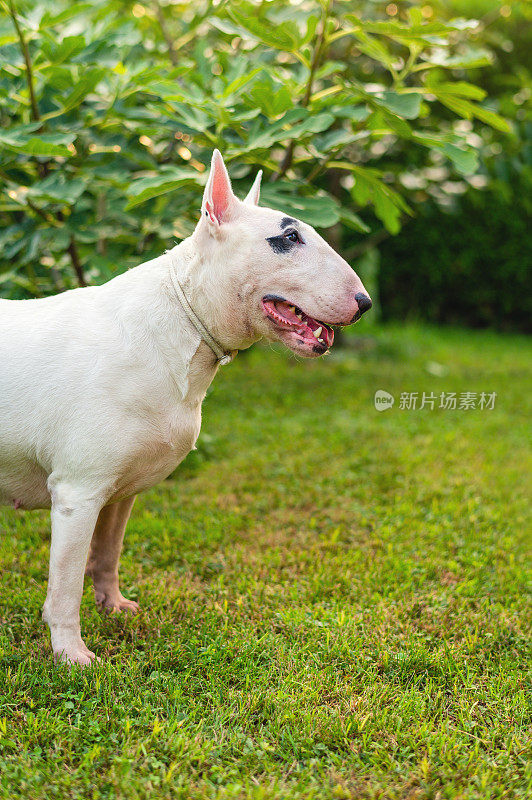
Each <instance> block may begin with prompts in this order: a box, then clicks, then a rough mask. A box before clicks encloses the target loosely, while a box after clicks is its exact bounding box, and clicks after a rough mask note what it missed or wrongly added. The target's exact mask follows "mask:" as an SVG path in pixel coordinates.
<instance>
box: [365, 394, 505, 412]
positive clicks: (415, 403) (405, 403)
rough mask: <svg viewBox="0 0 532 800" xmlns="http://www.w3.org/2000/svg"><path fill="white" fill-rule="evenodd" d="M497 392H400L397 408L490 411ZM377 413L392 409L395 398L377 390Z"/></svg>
mask: <svg viewBox="0 0 532 800" xmlns="http://www.w3.org/2000/svg"><path fill="white" fill-rule="evenodd" d="M496 399H497V392H439V393H438V394H435V393H434V392H401V393H400V395H399V403H398V405H397V408H398V409H399V410H400V411H420V410H421V409H422V408H428V409H429V410H430V411H434V409H437V408H441V409H443V410H445V411H471V410H473V409H477V410H479V411H492V410H493V409H494V408H495V401H496ZM374 402H375V408H376V409H377V411H388V410H389V409H390V408H392V407H393V404H394V402H395V397H394V396H393V394H390V392H386V391H385V390H384V389H378V390H377V391H376V392H375V397H374Z"/></svg>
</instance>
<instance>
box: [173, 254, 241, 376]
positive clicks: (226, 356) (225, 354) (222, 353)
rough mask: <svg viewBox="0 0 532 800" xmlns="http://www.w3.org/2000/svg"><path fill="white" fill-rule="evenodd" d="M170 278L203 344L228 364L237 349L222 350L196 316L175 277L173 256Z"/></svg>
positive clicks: (219, 361)
mask: <svg viewBox="0 0 532 800" xmlns="http://www.w3.org/2000/svg"><path fill="white" fill-rule="evenodd" d="M170 278H171V280H172V285H173V287H174V290H175V293H176V295H177V299H178V300H179V302H180V303H181V306H182V307H183V311H184V312H185V314H186V315H187V317H188V319H189V322H190V323H191V324H192V325H193V327H194V328H195V329H196V330H197V332H198V333H199V335H200V336H201V338H202V339H203V341H204V342H205V344H208V345H209V347H210V348H211V350H212V352H213V353H214V355H215V356H216V360H217V361H218V363H219V364H220V365H221V366H223V365H224V364H230V363H231V361H232V360H233V359H234V357H235V356H236V354H237V353H238V350H224V349H223V347H222V346H221V344H220V343H219V342H217V341H216V339H215V338H214V336H211V334H210V333H209V331H208V330H207V328H206V327H205V325H204V324H203V322H202V321H201V319H200V318H199V317H198V315H197V314H196V312H195V311H194V309H193V308H192V306H191V305H190V303H189V302H188V300H187V297H186V295H185V292H184V291H183V287H182V286H181V284H180V282H179V278H178V277H177V270H176V269H175V262H174V258H173V256H172V257H171V260H170Z"/></svg>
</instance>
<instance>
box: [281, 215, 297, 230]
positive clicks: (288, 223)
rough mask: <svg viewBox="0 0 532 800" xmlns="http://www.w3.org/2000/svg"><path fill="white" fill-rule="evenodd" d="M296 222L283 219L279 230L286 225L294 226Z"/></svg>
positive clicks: (288, 218) (289, 218)
mask: <svg viewBox="0 0 532 800" xmlns="http://www.w3.org/2000/svg"><path fill="white" fill-rule="evenodd" d="M296 222H297V220H296V219H293V218H292V217H283V218H282V220H281V228H286V227H288V225H295V224H296Z"/></svg>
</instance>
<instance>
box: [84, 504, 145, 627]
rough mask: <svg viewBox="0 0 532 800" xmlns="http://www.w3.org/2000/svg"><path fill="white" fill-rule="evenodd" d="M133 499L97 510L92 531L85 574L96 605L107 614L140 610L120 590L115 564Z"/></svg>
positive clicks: (136, 604) (116, 565)
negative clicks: (107, 611) (90, 581)
mask: <svg viewBox="0 0 532 800" xmlns="http://www.w3.org/2000/svg"><path fill="white" fill-rule="evenodd" d="M134 502H135V497H134V496H133V497H127V498H126V499H125V500H120V501H119V502H118V503H112V505H109V506H105V508H102V510H101V511H100V516H99V517H98V522H97V523H96V527H95V529H94V534H93V537H92V544H91V549H90V553H89V560H88V563H87V569H86V574H87V575H90V577H91V578H92V582H93V585H94V596H95V598H96V602H97V603H98V605H99V606H101V607H102V608H104V609H109V610H110V611H131V612H132V613H133V614H134V613H136V612H137V611H138V610H139V607H138V603H135V601H134V600H128V599H127V598H125V597H124V596H123V594H122V592H121V591H120V586H119V582H118V561H119V559H120V551H121V549H122V542H123V540H124V533H125V530H126V525H127V521H128V519H129V515H130V514H131V509H132V508H133V503H134Z"/></svg>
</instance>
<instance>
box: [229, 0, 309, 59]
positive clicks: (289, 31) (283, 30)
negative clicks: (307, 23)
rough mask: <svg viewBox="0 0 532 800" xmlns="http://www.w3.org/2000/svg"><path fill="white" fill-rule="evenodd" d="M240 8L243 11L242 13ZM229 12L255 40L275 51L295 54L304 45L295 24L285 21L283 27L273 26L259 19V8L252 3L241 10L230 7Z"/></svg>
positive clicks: (243, 6) (242, 6) (244, 5)
mask: <svg viewBox="0 0 532 800" xmlns="http://www.w3.org/2000/svg"><path fill="white" fill-rule="evenodd" d="M240 8H242V9H243V10H242V11H241V10H240ZM227 12H228V14H229V16H230V17H231V19H232V20H234V22H236V23H237V24H238V25H241V26H242V27H243V28H244V29H245V30H246V31H247V32H248V33H249V34H251V35H252V37H253V38H254V39H256V40H257V41H259V42H263V43H264V44H267V45H268V46H269V47H273V48H274V49H275V50H288V51H289V52H293V51H294V50H297V49H298V48H299V47H300V46H301V44H302V39H301V36H300V34H299V29H298V27H297V25H296V24H295V23H293V22H290V21H289V20H285V21H284V22H283V24H282V25H272V24H271V22H270V21H269V20H267V19H264V18H262V19H261V18H260V17H257V7H256V6H253V5H251V4H250V3H246V4H242V5H241V6H240V7H239V8H234V7H231V6H228V7H227ZM244 12H246V13H244Z"/></svg>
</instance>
